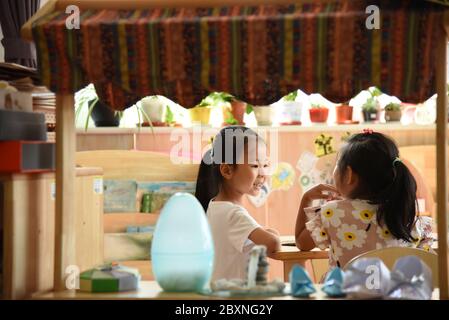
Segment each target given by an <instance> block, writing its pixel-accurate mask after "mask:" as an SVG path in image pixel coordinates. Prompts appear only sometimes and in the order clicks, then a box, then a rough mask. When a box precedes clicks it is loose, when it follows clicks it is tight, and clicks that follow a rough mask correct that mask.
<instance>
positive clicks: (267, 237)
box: [248, 228, 281, 258]
mask: <svg viewBox="0 0 449 320" xmlns="http://www.w3.org/2000/svg"><path fill="white" fill-rule="evenodd" d="M270 230H273V229H270ZM248 239H249V240H251V241H252V242H254V243H255V244H258V245H264V246H266V247H267V256H268V257H270V258H271V257H272V255H273V253H274V252H276V251H279V250H280V249H281V241H280V239H279V236H277V235H275V234H274V233H272V232H270V231H267V229H263V228H256V229H254V231H253V232H251V233H250V234H249V236H248Z"/></svg>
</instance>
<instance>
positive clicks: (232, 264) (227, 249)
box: [206, 201, 261, 281]
mask: <svg viewBox="0 0 449 320" xmlns="http://www.w3.org/2000/svg"><path fill="white" fill-rule="evenodd" d="M206 214H207V219H208V221H209V224H210V227H211V231H212V238H213V240H214V247H215V258H214V272H213V274H212V281H215V280H218V279H245V278H246V272H247V270H246V269H247V265H248V259H249V251H250V250H251V248H252V247H253V246H254V242H252V241H251V240H249V239H248V236H249V235H250V234H251V232H253V231H254V230H255V229H257V228H260V227H261V226H260V225H259V224H258V223H257V222H256V220H254V218H253V217H251V215H250V214H249V213H248V211H247V210H246V209H245V208H244V207H242V206H239V205H236V204H234V203H232V202H228V201H211V202H210V203H209V206H208V208H207V213H206Z"/></svg>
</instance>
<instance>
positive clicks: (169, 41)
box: [33, 0, 444, 110]
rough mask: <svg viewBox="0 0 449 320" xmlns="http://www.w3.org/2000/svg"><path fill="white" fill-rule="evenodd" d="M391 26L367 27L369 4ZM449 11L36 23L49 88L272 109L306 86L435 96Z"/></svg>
mask: <svg viewBox="0 0 449 320" xmlns="http://www.w3.org/2000/svg"><path fill="white" fill-rule="evenodd" d="M372 4H376V5H377V6H378V7H379V8H380V29H373V30H369V29H367V28H366V25H365V23H366V19H367V17H368V16H369V14H367V13H365V10H366V7H367V6H368V5H372ZM443 9H444V8H443V7H442V6H440V5H437V4H432V3H430V2H417V1H405V0H404V1H371V0H370V1H362V0H355V1H352V0H344V1H335V2H329V3H324V4H323V3H321V4H320V3H312V4H311V3H307V4H301V5H289V6H286V5H274V6H273V5H261V6H249V7H245V6H232V7H222V8H202V9H173V8H172V9H149V10H136V11H111V10H99V11H95V10H88V11H83V12H81V28H80V29H79V30H77V29H71V30H70V29H67V28H66V24H65V22H66V18H67V16H68V15H67V14H66V13H65V12H62V11H61V12H54V13H52V14H50V15H47V16H44V17H42V18H41V19H39V20H37V21H36V22H35V23H34V25H33V37H34V41H35V43H36V48H37V53H38V63H39V72H40V76H41V79H42V82H43V84H44V85H46V86H47V87H48V88H50V89H51V90H52V91H54V92H56V93H73V92H75V91H77V90H79V89H81V88H82V87H84V86H85V85H86V84H88V83H91V82H92V83H94V84H95V86H96V89H97V92H98V94H99V96H100V98H101V99H102V100H104V101H105V102H106V103H108V104H109V105H110V106H111V107H112V108H114V109H118V110H121V109H124V108H127V107H129V106H131V105H132V104H133V103H135V102H136V101H138V100H139V99H140V98H142V97H144V96H147V95H153V94H161V95H164V96H166V97H168V98H170V99H172V100H174V101H176V102H178V103H180V104H181V105H183V106H185V107H192V106H194V105H195V104H197V103H198V102H199V101H200V100H201V99H202V98H203V97H204V96H206V95H207V94H208V93H209V92H210V91H226V92H230V93H232V94H233V95H235V96H237V97H238V98H240V99H241V100H243V101H247V102H249V103H252V104H255V105H265V104H268V103H272V102H274V101H276V100H278V99H279V98H280V97H282V96H283V95H285V94H287V93H288V92H290V91H292V90H296V89H301V90H303V91H305V92H307V93H313V92H318V93H321V94H322V95H323V96H325V97H326V98H328V99H330V100H333V101H336V102H338V101H340V102H341V101H345V100H348V99H350V98H351V97H353V96H354V95H355V94H357V93H358V92H359V91H360V90H363V89H366V88H367V87H369V86H372V85H375V86H378V87H379V88H380V89H381V90H382V91H383V92H386V93H388V94H391V95H395V96H397V97H399V98H400V99H401V100H404V101H408V102H420V101H423V100H425V99H426V98H428V97H429V96H431V95H432V94H434V93H435V92H436V89H435V69H436V67H437V66H436V59H435V56H434V54H435V43H436V39H437V37H438V36H439V32H442V28H441V23H442V18H443V17H442V16H443Z"/></svg>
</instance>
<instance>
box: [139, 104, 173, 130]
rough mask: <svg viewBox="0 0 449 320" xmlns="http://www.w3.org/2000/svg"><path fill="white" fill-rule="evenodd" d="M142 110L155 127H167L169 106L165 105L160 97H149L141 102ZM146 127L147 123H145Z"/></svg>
mask: <svg viewBox="0 0 449 320" xmlns="http://www.w3.org/2000/svg"><path fill="white" fill-rule="evenodd" d="M141 108H142V109H141V110H142V111H143V112H145V115H146V116H147V117H148V120H149V122H151V123H152V124H153V125H154V126H156V127H158V126H165V125H167V122H166V117H167V105H166V104H165V103H164V101H163V100H162V99H160V98H159V96H149V97H145V98H143V99H142V100H141ZM143 124H144V125H145V124H146V122H144V123H143Z"/></svg>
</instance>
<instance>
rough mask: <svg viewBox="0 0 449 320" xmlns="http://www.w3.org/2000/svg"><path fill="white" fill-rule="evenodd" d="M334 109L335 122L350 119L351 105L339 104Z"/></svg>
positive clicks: (344, 121) (348, 120) (345, 121)
mask: <svg viewBox="0 0 449 320" xmlns="http://www.w3.org/2000/svg"><path fill="white" fill-rule="evenodd" d="M335 111H336V114H337V123H347V122H350V121H352V111H353V108H352V106H348V105H341V106H336V107H335Z"/></svg>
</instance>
